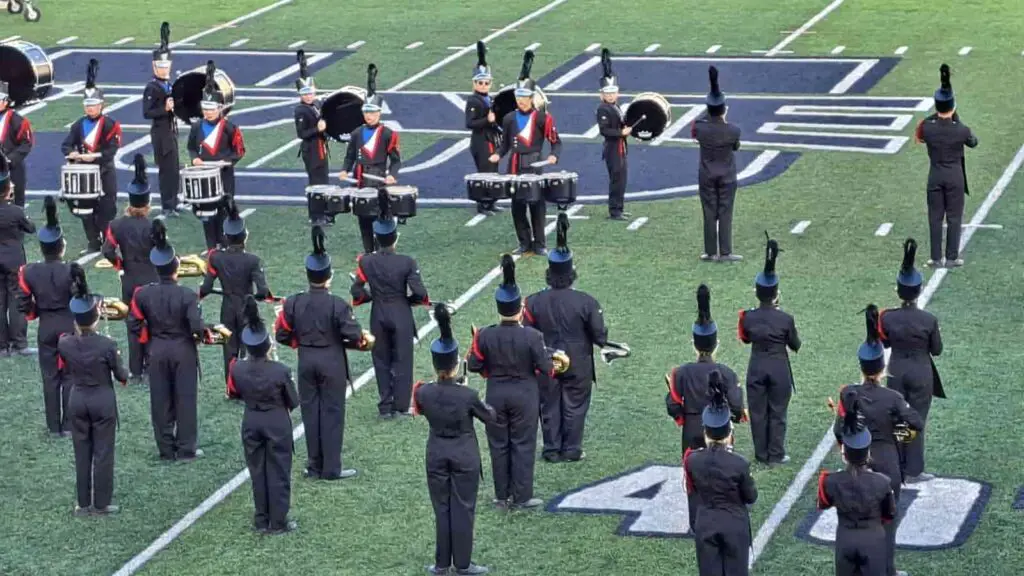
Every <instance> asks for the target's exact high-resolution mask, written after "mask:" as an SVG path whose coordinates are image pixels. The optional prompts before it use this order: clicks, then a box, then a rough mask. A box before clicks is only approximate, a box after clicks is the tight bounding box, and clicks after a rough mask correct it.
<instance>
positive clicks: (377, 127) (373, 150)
mask: <svg viewBox="0 0 1024 576" xmlns="http://www.w3.org/2000/svg"><path fill="white" fill-rule="evenodd" d="M366 75H367V79H366V101H365V103H363V120H364V121H365V122H366V124H363V125H362V126H360V127H359V128H356V129H355V131H353V132H352V134H351V138H350V139H349V141H348V149H347V150H346V151H345V162H344V165H343V166H342V168H341V174H339V175H338V177H339V178H341V179H342V180H346V179H348V175H349V173H350V172H352V171H353V170H355V172H353V176H354V177H355V180H356V185H357V186H359V187H360V188H363V187H367V188H382V187H384V186H385V185H391V184H396V183H397V182H398V181H397V180H396V178H398V171H399V170H400V169H401V168H402V153H401V150H400V149H399V138H398V132H395V131H394V130H392V129H391V128H388V127H387V126H384V125H383V124H381V122H380V113H381V110H382V109H383V106H384V99H383V98H381V97H380V95H378V94H377V66H376V65H374V64H370V65H369V67H367V69H366ZM367 175H369V176H377V177H379V178H383V179H384V182H380V181H378V180H373V179H370V178H365V176H367ZM374 220H375V218H374V217H372V216H360V217H359V233H360V235H361V236H362V239H363V253H364V254H369V253H371V252H373V249H374V246H373V222H374Z"/></svg>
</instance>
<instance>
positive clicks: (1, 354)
mask: <svg viewBox="0 0 1024 576" xmlns="http://www.w3.org/2000/svg"><path fill="white" fill-rule="evenodd" d="M10 357H11V351H10V350H8V349H7V348H2V349H0V358H10Z"/></svg>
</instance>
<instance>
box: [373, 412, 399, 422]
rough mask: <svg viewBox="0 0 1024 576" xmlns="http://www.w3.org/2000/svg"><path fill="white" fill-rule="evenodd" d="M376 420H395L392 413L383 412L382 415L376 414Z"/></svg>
mask: <svg viewBox="0 0 1024 576" xmlns="http://www.w3.org/2000/svg"><path fill="white" fill-rule="evenodd" d="M377 419H378V420H394V419H395V413H394V412H385V413H383V414H377Z"/></svg>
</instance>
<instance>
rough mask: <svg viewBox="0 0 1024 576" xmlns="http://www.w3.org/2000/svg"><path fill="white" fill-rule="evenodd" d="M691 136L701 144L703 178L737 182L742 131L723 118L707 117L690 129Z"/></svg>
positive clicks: (699, 172) (700, 172)
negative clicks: (736, 154) (736, 153)
mask: <svg viewBox="0 0 1024 576" xmlns="http://www.w3.org/2000/svg"><path fill="white" fill-rule="evenodd" d="M690 136H691V137H692V138H693V139H694V140H696V141H697V142H698V143H699V144H700V169H699V170H698V175H699V176H700V177H701V178H721V179H723V180H725V181H727V182H728V181H733V180H736V157H735V152H736V150H739V149H740V129H739V127H738V126H736V125H735V124H730V123H728V122H726V121H725V120H723V119H722V118H720V117H719V118H710V117H707V116H705V117H704V118H701V119H700V120H697V121H695V122H694V123H693V125H692V126H691V127H690Z"/></svg>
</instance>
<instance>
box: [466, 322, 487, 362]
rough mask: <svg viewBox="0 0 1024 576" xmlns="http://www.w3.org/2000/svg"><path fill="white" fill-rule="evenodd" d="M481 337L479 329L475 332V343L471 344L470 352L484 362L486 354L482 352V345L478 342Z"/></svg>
mask: <svg viewBox="0 0 1024 576" xmlns="http://www.w3.org/2000/svg"><path fill="white" fill-rule="evenodd" d="M479 338H480V331H479V330H478V331H477V332H476V333H474V334H473V343H472V344H470V346H469V352H470V353H471V354H472V355H473V356H476V359H477V360H480V361H481V362H482V361H483V359H484V355H483V354H481V353H480V346H479V345H478V344H477V340H478V339H479Z"/></svg>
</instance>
